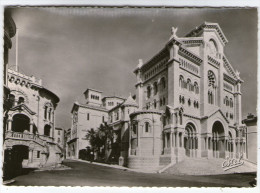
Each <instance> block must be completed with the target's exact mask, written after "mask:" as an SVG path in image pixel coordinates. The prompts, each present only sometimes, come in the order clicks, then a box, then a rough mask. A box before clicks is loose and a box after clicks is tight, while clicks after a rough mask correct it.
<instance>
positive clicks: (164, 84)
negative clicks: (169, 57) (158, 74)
mask: <svg viewBox="0 0 260 193" xmlns="http://www.w3.org/2000/svg"><path fill="white" fill-rule="evenodd" d="M161 84H162V89H163V90H164V89H165V88H166V81H165V78H164V77H163V78H162V79H161Z"/></svg>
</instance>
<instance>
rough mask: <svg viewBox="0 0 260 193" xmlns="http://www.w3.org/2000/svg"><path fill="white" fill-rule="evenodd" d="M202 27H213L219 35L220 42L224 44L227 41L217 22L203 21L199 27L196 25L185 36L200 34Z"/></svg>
mask: <svg viewBox="0 0 260 193" xmlns="http://www.w3.org/2000/svg"><path fill="white" fill-rule="evenodd" d="M204 29H214V30H216V32H217V34H218V35H219V37H220V39H221V40H222V43H223V44H224V45H226V44H227V43H228V40H227V38H226V36H225V35H224V33H223V31H222V30H221V28H220V27H219V25H218V24H217V23H208V22H204V23H203V24H201V25H200V26H199V27H196V28H195V29H193V30H192V31H191V32H189V33H188V34H187V35H186V36H185V37H196V36H198V34H201V33H202V32H203V30H204Z"/></svg>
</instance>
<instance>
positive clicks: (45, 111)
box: [44, 106, 48, 119]
mask: <svg viewBox="0 0 260 193" xmlns="http://www.w3.org/2000/svg"><path fill="white" fill-rule="evenodd" d="M47 111H48V107H47V106H45V107H44V119H47Z"/></svg>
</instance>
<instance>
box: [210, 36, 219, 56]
mask: <svg viewBox="0 0 260 193" xmlns="http://www.w3.org/2000/svg"><path fill="white" fill-rule="evenodd" d="M217 52H218V48H217V44H216V42H215V41H214V40H213V39H210V40H209V53H210V54H211V55H214V56H217Z"/></svg>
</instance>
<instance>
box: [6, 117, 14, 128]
mask: <svg viewBox="0 0 260 193" xmlns="http://www.w3.org/2000/svg"><path fill="white" fill-rule="evenodd" d="M7 122H8V128H7V129H8V131H11V130H12V123H13V120H12V119H8V120H7Z"/></svg>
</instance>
